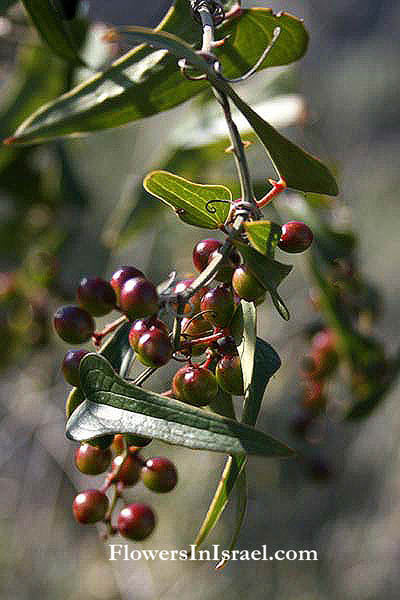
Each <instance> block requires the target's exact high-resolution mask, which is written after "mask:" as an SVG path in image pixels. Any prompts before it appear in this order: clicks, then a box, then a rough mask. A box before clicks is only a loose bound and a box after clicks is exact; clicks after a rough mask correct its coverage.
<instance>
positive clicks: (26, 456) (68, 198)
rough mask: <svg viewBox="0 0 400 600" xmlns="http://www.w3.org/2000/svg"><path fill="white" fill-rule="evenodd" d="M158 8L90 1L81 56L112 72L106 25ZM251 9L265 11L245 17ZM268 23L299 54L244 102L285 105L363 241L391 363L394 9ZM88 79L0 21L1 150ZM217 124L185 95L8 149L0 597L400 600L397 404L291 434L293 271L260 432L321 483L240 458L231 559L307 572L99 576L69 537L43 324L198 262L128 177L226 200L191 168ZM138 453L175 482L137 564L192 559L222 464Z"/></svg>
mask: <svg viewBox="0 0 400 600" xmlns="http://www.w3.org/2000/svg"><path fill="white" fill-rule="evenodd" d="M169 4H170V3H169V2H161V1H158V0H153V1H152V2H147V3H139V2H134V1H131V2H128V1H127V0H114V1H113V2H107V1H106V0H91V2H90V3H88V4H87V5H86V8H85V10H86V9H87V10H88V11H89V13H88V15H89V18H90V20H91V21H92V22H95V23H96V24H97V25H96V27H95V28H94V31H93V33H92V35H91V36H90V39H89V41H88V42H87V43H86V45H85V48H84V51H85V52H86V53H87V56H90V57H91V58H92V59H93V60H94V61H96V60H97V61H99V62H101V61H102V60H107V59H109V58H110V57H108V56H107V52H108V50H107V49H106V48H105V47H104V45H103V44H102V43H101V41H100V38H101V32H102V31H103V30H104V25H102V24H103V23H108V24H109V23H114V24H122V23H126V24H142V25H148V26H153V25H155V24H156V23H157V22H158V21H159V19H160V17H161V16H162V15H163V14H164V13H165V11H166V10H167V8H168V6H169ZM250 5H252V6H254V5H258V6H265V4H264V3H262V2H256V1H254V2H252V3H251V4H250V3H248V2H244V6H250ZM269 6H271V7H272V8H273V10H274V11H279V10H285V11H288V12H290V13H292V14H295V15H297V16H299V17H302V18H304V19H305V24H306V27H307V29H308V31H309V32H310V36H311V38H310V46H309V51H308V53H307V55H306V57H305V58H304V59H303V60H301V61H300V62H299V63H298V64H297V65H295V66H294V67H290V68H285V69H277V68H275V69H271V70H269V71H268V72H266V71H263V72H262V73H261V74H259V75H257V76H256V77H255V78H254V80H253V82H251V83H249V84H245V85H244V86H240V88H239V92H240V93H241V94H242V95H244V96H245V98H246V99H248V100H249V101H250V102H251V103H252V104H253V105H254V104H255V105H257V104H262V103H265V102H266V101H268V100H270V99H271V98H273V97H274V96H277V95H280V96H284V101H285V102H286V104H280V107H284V109H283V108H279V109H278V110H277V108H276V105H274V103H273V102H269V104H267V106H266V107H265V110H266V115H267V114H268V116H269V117H270V119H271V121H272V122H273V123H274V124H276V126H278V127H280V128H282V127H284V128H285V133H286V134H287V135H288V136H289V137H291V139H294V140H296V141H298V142H299V143H301V144H302V145H304V146H305V147H306V148H307V149H310V150H311V151H312V152H314V153H315V154H317V155H319V156H320V157H321V158H322V159H324V160H325V161H327V162H328V163H330V164H331V166H333V168H334V169H335V171H336V173H337V174H338V180H339V183H340V188H341V196H340V204H339V209H338V210H337V218H338V219H339V220H341V221H342V222H343V223H345V224H346V225H347V226H349V225H350V226H351V227H352V228H353V229H354V231H355V232H356V233H357V235H358V236H359V253H358V257H359V260H360V268H361V270H362V272H363V274H364V275H365V277H367V278H368V279H369V280H370V281H371V282H372V283H373V284H375V285H377V286H378V288H379V290H380V292H381V295H382V297H383V302H384V310H383V311H382V316H381V319H380V321H379V323H378V324H377V331H378V336H379V338H380V339H381V340H382V341H383V342H384V343H385V346H386V347H387V349H388V352H390V351H393V350H394V349H395V348H396V346H397V344H398V339H397V338H398V327H397V324H398V322H399V318H400V309H399V303H398V294H399V291H400V290H399V288H400V279H399V277H398V266H397V257H398V256H399V253H400V241H399V235H398V222H399V218H400V204H399V202H398V189H399V188H400V136H399V133H400V131H399V130H400V118H399V117H400V114H399V106H400V71H399V69H398V57H399V40H398V31H399V27H400V5H397V4H396V3H394V2H390V0H380V1H377V0H362V1H361V0H352V1H349V0H346V1H345V0H336V1H335V2H333V3H320V2H315V1H313V0H304V1H303V2H298V1H296V0H287V2H286V3H284V4H282V3H281V2H271V3H270V5H269ZM250 43H251V41H250ZM87 75H88V74H87V73H84V72H82V71H80V72H73V71H71V69H70V68H69V67H67V66H65V65H64V64H62V63H61V62H60V61H58V59H56V58H53V57H52V56H51V55H50V53H49V51H48V50H47V49H45V48H44V47H43V46H40V44H39V42H38V40H37V39H36V38H35V36H34V35H33V34H32V32H30V31H29V25H28V23H27V21H26V18H25V16H24V12H23V10H22V8H20V7H19V6H17V7H14V8H13V9H12V11H10V12H9V13H6V14H5V15H4V16H2V17H1V18H0V81H1V92H2V93H1V105H0V110H1V114H0V132H1V135H2V137H5V136H8V135H11V134H12V133H13V131H14V130H15V128H16V126H17V125H19V124H20V123H21V121H22V120H23V119H24V117H26V116H27V115H29V114H30V113H31V112H32V111H33V110H34V109H35V108H36V107H39V106H41V105H42V104H43V103H44V102H46V101H47V100H50V99H51V98H53V97H55V96H56V95H57V94H59V93H61V92H62V91H63V90H65V89H68V87H70V86H71V84H72V83H73V82H76V81H79V80H80V79H82V78H85V77H87ZM282 102H283V100H282ZM209 110H210V109H209V107H208V105H207V103H206V102H203V101H202V100H201V98H198V99H195V100H193V101H191V102H189V103H188V104H185V105H183V106H181V107H178V108H177V109H174V110H172V111H169V112H168V113H164V114H161V115H159V116H156V117H152V118H151V119H149V120H148V121H146V122H143V121H142V122H138V123H135V124H132V125H128V126H125V127H123V128H119V129H116V130H112V131H105V132H101V133H96V134H93V135H90V136H87V137H80V138H76V139H69V140H66V141H60V142H53V143H49V144H44V145H42V146H35V147H27V148H23V149H16V150H14V149H11V150H10V149H5V148H3V149H0V249H1V260H0V270H1V274H0V302H1V304H0V333H1V338H0V361H1V365H0V366H1V385H0V399H1V404H0V524H1V546H0V573H1V580H0V589H1V592H2V596H3V597H4V598H8V600H27V599H28V598H31V597H41V598H46V599H47V598H51V599H52V600H57V599H58V598H60V599H61V598H62V599H63V600H78V599H80V598H82V597H83V596H85V598H88V599H94V600H95V599H99V600H117V599H121V600H148V599H152V600H153V599H155V598H163V599H165V600H169V599H172V598H176V597H177V596H178V595H179V596H181V597H182V598H185V600H186V599H187V600H197V599H199V600H200V598H201V599H205V598H207V600H214V599H217V598H218V599H219V598H229V599H230V600H236V599H239V598H242V597H243V596H244V595H248V596H251V597H252V598H254V599H260V600H261V599H262V598H265V597H266V596H267V595H268V597H269V598H273V599H275V598H276V599H277V600H278V599H279V600H302V599H304V600H305V599H307V600H314V599H315V600H323V599H324V600H325V599H327V600H328V599H331V598H332V599H334V598H338V597H339V598H342V599H344V600H369V599H372V598H378V597H385V598H386V599H387V600H391V599H392V598H393V599H395V598H397V597H398V589H399V585H400V573H399V569H398V560H399V558H400V517H399V513H398V512H397V509H398V508H399V505H400V454H399V449H400V408H399V390H398V389H395V388H393V389H392V391H391V393H390V394H389V395H388V396H387V397H386V399H385V402H384V403H383V404H381V405H380V407H379V408H378V409H377V410H376V411H375V412H374V413H373V414H372V415H371V417H370V418H368V419H367V420H365V421H363V422H361V423H359V424H352V425H350V424H344V423H341V422H337V420H335V419H334V418H332V419H328V420H327V421H326V423H325V424H324V427H323V430H321V432H320V435H318V440H314V441H315V442H316V441H318V443H314V444H310V443H309V444H306V445H304V448H303V446H302V445H301V443H300V442H298V440H297V439H296V438H295V437H294V436H293V434H292V433H291V429H290V422H291V419H292V418H293V415H294V414H295V412H296V407H297V402H298V394H299V378H298V367H299V361H300V359H301V356H302V355H303V354H304V347H305V344H306V342H305V340H304V337H302V336H301V335H299V332H300V333H301V330H302V328H303V326H304V324H305V323H308V322H310V321H312V319H313V318H314V317H313V309H312V306H311V303H310V302H309V298H308V288H309V285H310V284H309V281H308V279H307V276H306V275H307V273H306V271H305V270H304V268H303V266H304V265H303V263H302V258H301V257H300V258H297V257H295V258H294V260H293V261H290V262H293V263H294V264H295V269H294V271H293V273H292V274H291V275H290V277H289V278H288V280H287V281H285V282H284V284H283V286H282V288H281V290H282V294H283V296H284V298H285V299H286V300H287V304H288V305H289V308H290V310H291V314H292V320H291V321H290V323H286V322H284V321H282V320H281V319H280V317H279V315H277V314H276V312H275V311H273V310H271V305H270V303H269V302H266V303H265V304H264V305H263V306H262V309H261V316H260V324H259V334H260V336H261V337H263V338H264V339H266V340H267V341H269V342H270V343H271V344H272V345H273V346H274V347H275V348H276V349H277V351H278V352H279V354H280V356H281V358H282V363H283V366H282V368H281V370H280V371H279V373H278V375H277V376H276V377H275V378H274V380H273V382H272V383H271V384H270V386H269V388H268V390H267V394H266V397H265V400H264V405H263V409H262V412H261V414H260V418H259V427H260V428H262V429H264V430H265V431H268V432H269V433H271V434H273V435H274V436H276V437H278V438H279V439H282V440H285V441H287V442H288V443H290V444H291V445H292V446H294V447H298V448H299V449H300V450H301V451H302V452H304V454H305V455H306V456H308V457H309V458H310V461H314V464H316V463H318V464H321V463H322V462H323V464H324V465H326V469H325V471H326V472H329V473H330V474H331V476H330V477H325V478H323V479H324V481H319V480H318V477H317V476H315V472H314V473H313V472H312V470H311V472H310V469H307V468H305V466H304V465H305V463H304V461H302V460H291V461H286V462H279V461H264V460H261V459H257V458H252V459H251V460H250V461H249V469H248V479H249V506H248V514H247V520H246V523H245V526H244V528H243V530H242V533H241V536H240V539H239V545H238V547H239V548H243V549H256V548H259V547H260V546H261V545H262V544H267V546H268V550H269V551H270V550H271V551H275V550H277V549H283V550H290V549H295V550H298V549H315V550H316V551H317V552H318V557H319V560H318V562H289V561H282V562H279V563H278V562H269V563H265V562H232V563H230V564H228V566H227V567H226V568H225V569H224V570H223V571H221V572H216V571H215V570H214V569H213V564H212V563H200V562H197V563H192V564H189V563H184V562H162V561H155V562H154V563H152V562H146V561H141V562H126V563H124V562H122V561H118V562H109V561H108V555H109V551H108V546H107V544H106V545H105V544H104V543H103V542H102V541H101V539H100V536H99V531H97V530H96V528H95V527H87V528H86V527H83V526H80V525H78V524H77V523H76V522H75V521H74V520H73V517H72V514H71V503H72V500H73V498H74V495H75V493H76V490H77V489H78V490H79V489H86V488H87V487H93V481H91V480H90V479H89V478H88V477H85V476H83V475H81V474H80V473H79V472H78V471H77V470H76V468H75V467H74V465H73V451H74V445H73V444H72V443H71V442H69V441H68V440H66V439H65V436H64V425H65V416H64V404H65V398H66V395H67V393H68V391H69V390H68V386H67V385H66V384H65V383H64V380H63V378H62V375H61V371H60V364H61V361H62V358H63V355H64V353H65V351H66V350H67V349H68V348H67V347H66V345H65V344H63V343H62V342H61V341H59V340H56V339H55V336H54V335H53V332H52V329H51V315H52V312H53V311H54V309H55V307H56V306H58V305H59V304H61V303H64V302H65V301H70V300H72V299H73V297H74V294H75V289H76V287H77V285H78V283H79V281H80V279H81V278H82V277H83V276H86V275H102V276H110V275H111V273H112V272H113V269H115V267H117V266H118V265H120V264H133V265H135V266H137V267H138V268H140V269H142V270H144V271H145V273H146V274H147V275H148V276H149V277H150V278H151V279H152V280H153V281H155V282H159V281H162V280H163V279H165V276H166V275H167V274H168V273H169V272H170V271H171V270H172V267H173V268H175V269H176V270H177V271H178V272H179V273H180V274H182V275H188V274H190V273H191V272H192V264H191V260H190V256H191V250H192V247H193V245H194V243H195V242H196V241H198V240H199V239H200V238H201V233H200V236H199V232H198V231H196V230H195V229H194V228H191V227H190V226H185V225H182V224H181V223H179V222H178V221H177V219H176V217H175V216H174V215H173V214H169V213H167V212H166V211H164V210H161V208H160V206H159V205H158V203H157V202H156V201H154V200H151V199H150V198H148V197H146V196H145V195H144V193H143V192H142V191H141V180H142V178H143V176H144V174H145V173H146V172H148V171H149V170H151V169H152V168H166V166H168V168H170V169H171V170H172V171H176V172H179V173H181V174H186V175H187V176H188V177H191V178H192V179H194V180H198V181H201V182H203V183H212V182H226V183H228V184H231V183H232V181H233V180H234V169H233V163H232V159H231V157H230V156H229V155H227V154H224V153H223V152H222V150H223V149H224V148H225V146H226V144H225V143H224V140H222V142H221V143H220V145H219V146H218V140H217V139H215V140H214V141H215V144H214V145H213V146H212V147H211V148H210V146H207V145H206V144H205V143H204V146H202V148H201V149H200V150H199V149H198V148H197V149H196V148H195V149H193V147H195V146H196V145H197V143H196V142H197V141H201V140H203V142H204V141H206V140H207V139H209V134H210V131H211V133H212V132H213V131H214V132H215V131H217V130H218V127H219V126H220V124H219V123H218V120H217V118H218V113H217V112H216V113H215V115H214V114H213V113H212V114H211V116H210V113H209V112H208V111H209ZM268 111H269V112H268ZM213 119H216V120H213ZM210 122H211V123H212V126H210ZM248 156H249V162H250V166H251V170H252V173H253V174H254V176H255V178H256V180H257V181H259V182H262V181H265V180H266V179H267V177H269V176H271V175H272V174H273V173H272V170H271V169H270V168H269V167H268V166H267V167H266V161H265V155H264V154H263V153H262V151H260V149H259V148H258V147H257V144H254V145H253V146H252V147H251V148H250V149H249V151H248ZM177 239H179V244H176V240H177ZM291 258H292V257H291ZM170 375H171V370H170V371H168V368H166V369H164V370H163V371H162V374H161V375H160V376H157V377H155V378H154V389H156V390H158V391H161V390H163V389H165V388H166V386H167V385H168V383H167V382H168V378H169V377H170ZM332 394H333V395H335V394H337V395H338V397H339V398H338V399H339V400H340V401H341V400H342V395H344V394H345V391H344V390H343V389H342V388H341V387H340V386H336V387H333V389H332ZM343 400H344V398H343ZM143 454H144V455H145V456H147V455H159V454H163V455H166V456H168V457H169V458H171V459H173V460H174V461H175V462H176V464H177V466H178V470H179V476H180V483H179V486H178V487H177V489H176V490H175V491H174V492H172V493H171V494H169V495H166V496H162V497H158V496H157V497H154V494H153V495H152V497H151V503H152V505H153V506H154V509H155V511H156V513H157V515H158V527H157V529H156V531H155V533H154V535H153V536H152V537H151V538H150V540H149V541H146V542H145V543H144V544H143V547H145V548H154V549H155V548H157V549H162V548H167V549H174V548H185V547H186V546H187V545H188V544H190V543H191V542H192V541H193V539H194V536H195V534H196V532H197V529H198V526H199V525H200V523H201V521H202V519H203V516H204V514H205V511H206V510H207V507H208V503H209V501H210V499H211V497H212V495H213V493H214V489H215V485H216V483H217V481H218V479H219V475H220V471H221V466H222V464H223V457H219V456H218V455H211V454H208V453H205V452H201V453H200V452H197V453H196V454H194V452H193V451H190V450H183V449H177V448H174V447H172V446H166V445H164V446H163V445H161V444H157V443H155V442H154V443H153V444H152V445H151V446H150V447H149V448H146V449H145V451H144V452H143ZM315 461H316V463H315ZM194 464H196V468H195V469H194V468H193V466H194ZM307 464H308V465H309V464H311V463H310V462H308V463H307ZM324 468H325V467H324ZM317 471H318V469H317ZM313 475H314V476H313ZM317 475H318V473H317ZM130 497H132V498H137V499H140V500H146V499H148V498H149V493H147V491H146V490H145V488H144V487H143V486H138V487H137V488H134V489H133V490H132V491H131V492H130ZM233 516H234V511H233V510H232V509H231V508H230V507H229V508H228V509H227V511H226V513H225V514H224V516H223V518H222V520H221V522H220V523H219V524H218V526H217V528H216V529H215V531H214V533H213V535H212V536H211V537H210V541H209V543H210V544H211V543H221V544H224V543H228V540H229V535H230V531H231V528H232V522H233ZM116 542H119V540H118V539H117V540H116ZM132 547H133V546H132ZM205 547H208V546H207V545H206V546H205Z"/></svg>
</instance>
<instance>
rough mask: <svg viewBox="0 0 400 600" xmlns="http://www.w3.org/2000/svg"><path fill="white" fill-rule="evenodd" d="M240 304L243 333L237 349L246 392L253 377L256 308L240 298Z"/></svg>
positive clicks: (251, 303)
mask: <svg viewBox="0 0 400 600" xmlns="http://www.w3.org/2000/svg"><path fill="white" fill-rule="evenodd" d="M240 305H241V307H242V315H243V333H242V341H241V344H240V346H239V348H238V351H239V356H240V364H241V367H242V373H243V387H244V391H245V394H246V392H247V390H248V389H249V387H250V385H251V382H252V379H253V369H254V355H255V351H256V328H257V310H256V307H255V306H254V303H253V302H246V300H241V302H240Z"/></svg>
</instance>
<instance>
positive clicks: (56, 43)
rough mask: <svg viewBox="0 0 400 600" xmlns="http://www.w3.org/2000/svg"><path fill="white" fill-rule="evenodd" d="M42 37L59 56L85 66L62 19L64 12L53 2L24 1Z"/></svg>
mask: <svg viewBox="0 0 400 600" xmlns="http://www.w3.org/2000/svg"><path fill="white" fill-rule="evenodd" d="M22 2H23V5H24V6H25V9H26V11H27V13H28V14H29V16H30V17H31V19H32V22H33V24H34V26H35V27H36V29H37V30H38V32H39V34H40V36H41V37H42V38H43V40H44V41H45V42H46V44H47V45H48V46H49V47H50V49H51V50H52V51H53V52H54V53H55V54H56V55H57V56H60V57H61V58H63V59H64V60H67V61H69V62H72V63H74V64H76V65H81V66H84V64H85V63H84V62H83V61H82V59H81V58H80V56H79V53H78V51H77V46H76V44H75V41H74V39H73V34H72V31H71V28H70V27H69V26H68V25H67V23H66V21H65V20H63V18H62V11H61V10H60V9H58V8H57V7H56V6H55V4H54V3H53V2H51V0H22Z"/></svg>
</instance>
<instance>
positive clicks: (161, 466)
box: [141, 456, 178, 494]
mask: <svg viewBox="0 0 400 600" xmlns="http://www.w3.org/2000/svg"><path fill="white" fill-rule="evenodd" d="M141 478H142V481H143V483H144V485H145V486H146V487H147V488H149V489H150V490H152V491H153V492H159V493H162V494H164V493H166V492H170V491H171V490H173V489H174V487H175V486H176V484H177V481H178V473H177V472H176V468H175V465H174V463H173V462H171V461H170V460H168V458H164V457H162V456H156V457H154V458H148V459H147V460H146V464H145V465H144V466H143V467H142V471H141Z"/></svg>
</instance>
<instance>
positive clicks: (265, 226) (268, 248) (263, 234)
mask: <svg viewBox="0 0 400 600" xmlns="http://www.w3.org/2000/svg"><path fill="white" fill-rule="evenodd" d="M244 228H245V231H246V233H247V237H248V238H249V242H250V244H251V245H252V246H253V248H255V249H256V250H257V252H260V253H261V254H264V255H266V256H270V257H271V258H273V257H274V254H275V248H276V247H277V245H278V242H279V239H280V237H281V231H282V229H281V226H280V225H278V224H277V223H273V222H272V221H246V223H245V224H244Z"/></svg>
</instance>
